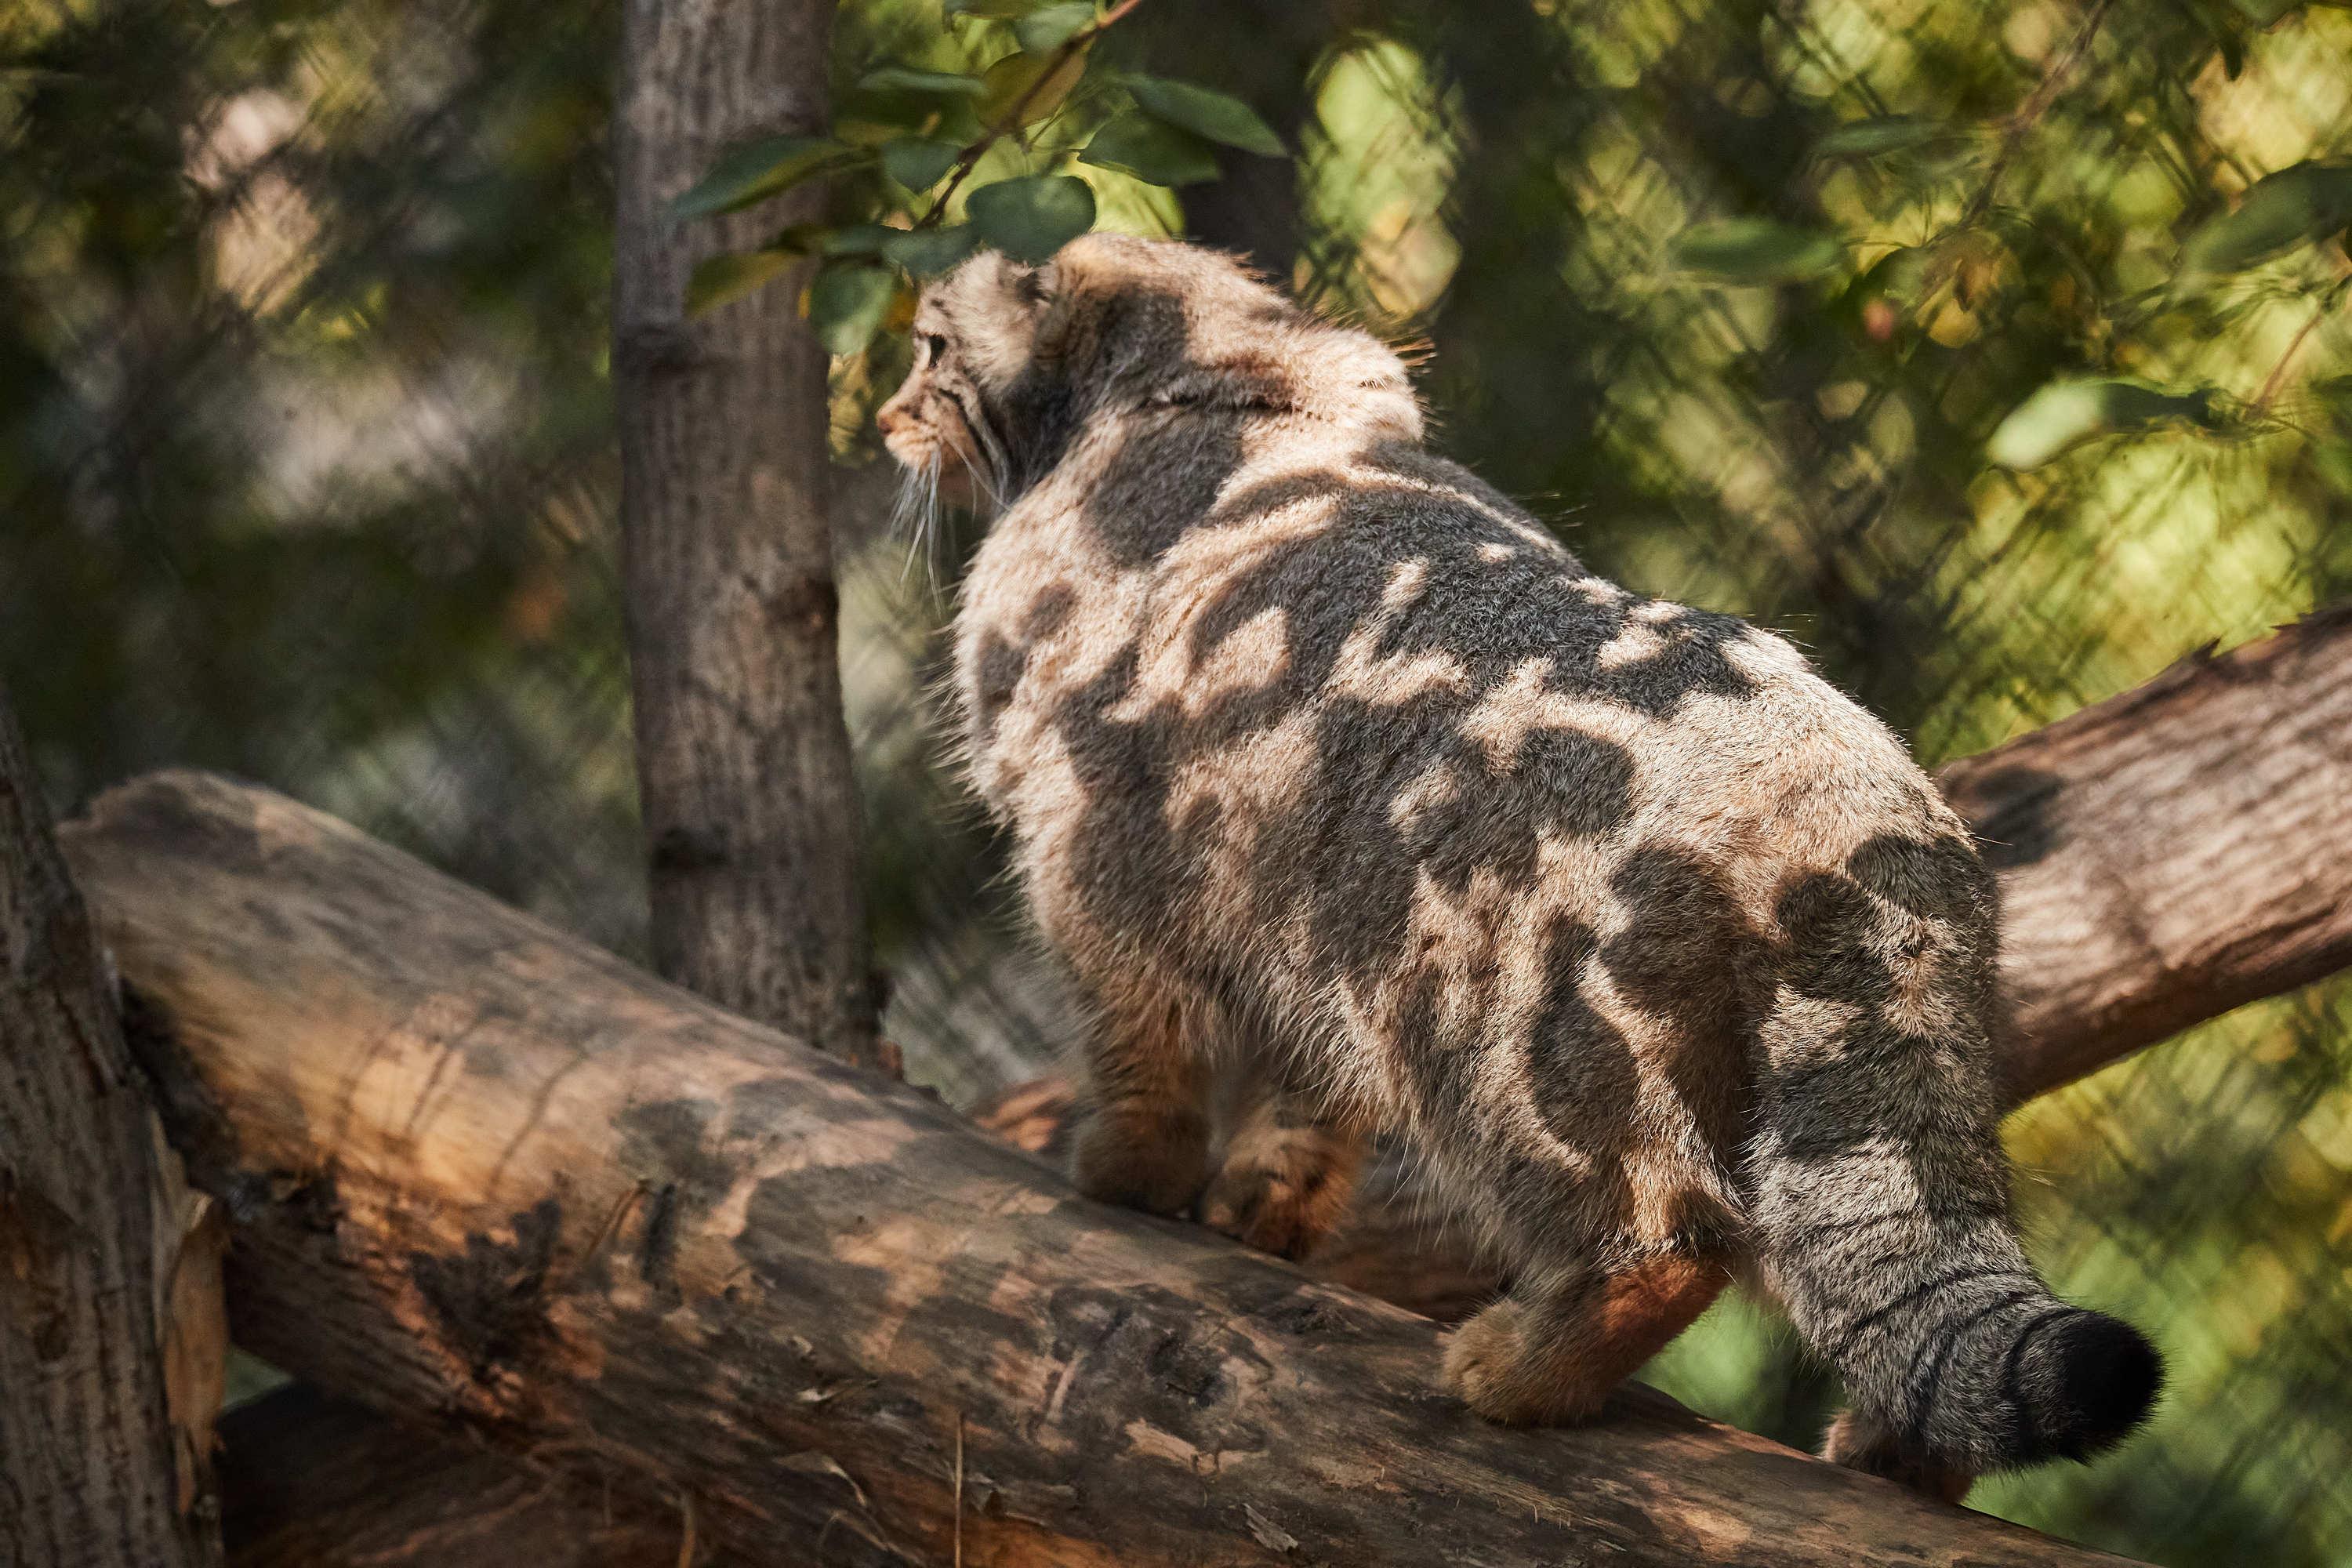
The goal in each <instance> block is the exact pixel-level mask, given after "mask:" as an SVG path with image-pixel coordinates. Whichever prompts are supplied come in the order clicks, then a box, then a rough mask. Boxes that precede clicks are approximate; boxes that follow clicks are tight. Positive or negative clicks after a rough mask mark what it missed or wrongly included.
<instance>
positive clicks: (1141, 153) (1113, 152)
mask: <svg viewBox="0 0 2352 1568" xmlns="http://www.w3.org/2000/svg"><path fill="white" fill-rule="evenodd" d="M1078 162H1080V163H1097V164H1100V165H1101V166H1102V167H1104V168H1106V169H1120V170H1124V171H1125V172H1127V173H1128V174H1133V175H1134V176H1135V177H1136V178H1137V179H1139V180H1144V181H1148V182H1149V183H1150V184H1155V185H1192V184H1200V183H1201V182H1202V180H1213V179H1215V178H1216V177H1217V155H1216V154H1215V153H1213V152H1212V151H1210V148H1209V144H1208V143H1207V142H1203V141H1202V140H1201V139H1200V138H1199V137H1198V136H1195V135H1193V134H1192V132H1189V131H1180V130H1178V129H1177V128H1176V127H1175V126H1173V125H1170V124H1168V123H1166V122H1165V121H1158V120H1154V119H1152V118H1151V117H1150V115H1145V114H1122V115H1120V116H1119V117H1118V119H1116V120H1114V121H1111V122H1110V123H1109V124H1108V125H1106V126H1104V127H1103V128H1102V129H1101V130H1099V131H1097V132H1095V134H1094V139H1093V140H1092V141H1090V142H1087V150H1086V151H1085V152H1083V153H1079V154H1078Z"/></svg>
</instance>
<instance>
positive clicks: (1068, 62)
mask: <svg viewBox="0 0 2352 1568" xmlns="http://www.w3.org/2000/svg"><path fill="white" fill-rule="evenodd" d="M1093 48H1094V45H1093V43H1092V42H1091V41H1089V42H1088V43H1087V44H1086V45H1085V46H1083V47H1080V48H1078V49H1076V50H1074V51H1073V52H1071V53H1070V54H1068V55H1058V54H1055V55H1030V54H1015V55H1007V56H1005V57H1004V58H1003V59H1001V60H999V61H997V62H996V63H995V64H994V65H992V66H991V67H989V68H988V72H987V74H986V75H985V76H984V77H983V78H982V80H983V81H985V82H986V83H987V84H988V90H987V91H986V92H985V93H983V94H982V96H981V99H980V117H981V119H982V120H983V121H987V122H988V123H989V124H990V125H991V126H993V127H998V128H1001V129H1003V130H1008V131H1009V130H1012V129H1014V128H1015V127H1017V126H1022V125H1034V123H1036V122H1037V121H1040V120H1043V119H1045V116H1047V115H1049V114H1051V113H1053V112H1054V110H1056V109H1059V108H1060V107H1061V106H1062V100H1064V99H1066V98H1067V97H1069V96H1070V89H1072V88H1074V87H1076V86H1077V85H1078V79H1079V78H1080V77H1082V76H1084V75H1085V74H1086V70H1087V55H1088V54H1089V53H1090V52H1092V50H1093ZM1033 88H1034V89H1035V90H1034V91H1032V90H1031V89H1033ZM1024 94H1026V95H1027V101H1026V102H1024V101H1023V95H1024ZM1015 104H1019V105H1020V106H1021V113H1020V117H1019V118H1018V119H1017V120H1014V119H1010V118H1009V117H1011V116H1012V114H1013V106H1014V105H1015Z"/></svg>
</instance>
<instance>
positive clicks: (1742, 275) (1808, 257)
mask: <svg viewBox="0 0 2352 1568" xmlns="http://www.w3.org/2000/svg"><path fill="white" fill-rule="evenodd" d="M1669 255H1670V256H1671V257H1672V258H1673V261H1674V264H1675V267H1676V268H1678V269H1679V270H1681V271H1685V272H1696V273H1698V274H1700V275H1702V276H1704V277H1708V278H1714V279H1718V280H1720V281H1722V282H1726V283H1799V282H1802V281H1803V280H1805V279H1809V278H1819V277H1821V276H1822V274H1824V273H1827V272H1834V271H1835V270H1837V268H1838V266H1839V264H1840V263H1841V262H1843V260H1844V259H1845V247H1844V246H1843V244H1841V243H1840V242H1839V240H1838V237H1836V236H1835V235H1832V234H1824V233H1822V231H1821V230H1819V229H1814V228H1799V227H1797V226H1795V225H1793V224H1785V223H1780V222H1777V221H1775V220H1774V219H1771V218H1768V217H1728V218H1718V219H1717V220H1715V221H1714V222H1712V223H1702V224H1694V225H1693V226H1690V227H1689V228H1686V229H1685V230H1683V232H1682V233H1681V234H1679V235H1677V236H1675V242H1674V244H1673V246H1672V247H1670V249H1669Z"/></svg>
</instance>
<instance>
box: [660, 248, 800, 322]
mask: <svg viewBox="0 0 2352 1568" xmlns="http://www.w3.org/2000/svg"><path fill="white" fill-rule="evenodd" d="M802 254H803V253H802V252H801V251H800V250H798V249H771V250H730V251H726V252H723V253H721V254H719V255H718V256H706V257H704V258H702V259H701V260H700V261H698V262H696V263H695V264H694V275H693V276H692V277H690V278H688V279H687V280H686V313H687V314H688V315H689V316H698V315H700V314H702V312H703V311H705V310H715V309H717V308H718V307H719V306H720V305H724V304H725V303H727V302H728V301H729V300H740V299H741V298H742V297H743V296H744V295H746V294H749V293H751V291H752V290H753V289H758V288H759V287H761V285H762V284H765V283H768V282H770V281H772V279H775V278H776V277H778V276H779V275H780V274H782V273H783V272H784V271H785V270H786V269H788V268H791V267H792V265H793V263H794V262H796V261H798V260H799V259H800V258H801V256H802Z"/></svg>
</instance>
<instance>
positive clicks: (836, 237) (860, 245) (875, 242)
mask: <svg viewBox="0 0 2352 1568" xmlns="http://www.w3.org/2000/svg"><path fill="white" fill-rule="evenodd" d="M902 232H904V231H902V230H899V229H895V228H892V227H891V226H889V225H887V224H880V223H853V224H845V225H843V226H841V227H839V228H836V229H834V230H832V231H831V232H829V233H827V234H826V235H825V236H824V239H823V241H822V243H821V244H820V245H819V246H818V248H819V249H821V250H823V251H824V253H825V254H826V255H827V256H879V255H881V254H882V252H883V248H884V247H886V246H887V245H888V243H889V241H890V237H891V236H892V235H894V234H898V233H902Z"/></svg>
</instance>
